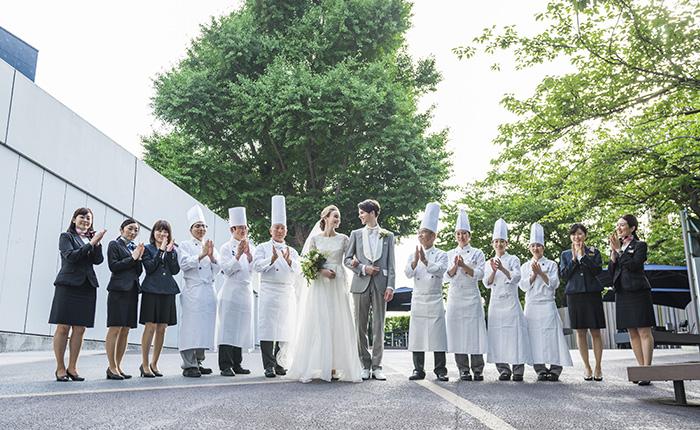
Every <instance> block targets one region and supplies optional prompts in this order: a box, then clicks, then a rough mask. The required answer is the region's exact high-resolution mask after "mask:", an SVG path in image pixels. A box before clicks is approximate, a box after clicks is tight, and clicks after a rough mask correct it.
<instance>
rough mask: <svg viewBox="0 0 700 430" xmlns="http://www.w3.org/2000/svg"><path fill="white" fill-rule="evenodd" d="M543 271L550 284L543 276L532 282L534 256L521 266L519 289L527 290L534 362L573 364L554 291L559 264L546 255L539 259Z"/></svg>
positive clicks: (527, 314) (527, 311) (557, 283)
mask: <svg viewBox="0 0 700 430" xmlns="http://www.w3.org/2000/svg"><path fill="white" fill-rule="evenodd" d="M539 263H540V266H541V267H542V271H543V272H544V273H546V274H547V277H548V278H549V284H546V283H545V282H544V280H542V278H541V277H540V276H537V277H536V278H535V282H534V283H533V284H530V274H531V273H532V267H531V265H532V260H528V261H526V262H525V263H524V264H523V265H522V266H521V274H522V278H521V279H520V289H521V290H523V291H525V318H527V327H528V332H529V335H530V346H531V349H532V362H533V363H535V364H557V365H559V366H572V365H573V363H572V362H571V354H570V353H569V346H568V345H567V343H566V339H565V338H564V332H563V324H562V322H561V318H560V317H559V312H557V305H556V302H555V301H554V292H555V291H556V289H557V287H558V286H559V273H558V272H559V271H558V267H557V264H556V263H555V262H553V261H551V260H548V259H546V258H544V257H542V258H540V260H539Z"/></svg>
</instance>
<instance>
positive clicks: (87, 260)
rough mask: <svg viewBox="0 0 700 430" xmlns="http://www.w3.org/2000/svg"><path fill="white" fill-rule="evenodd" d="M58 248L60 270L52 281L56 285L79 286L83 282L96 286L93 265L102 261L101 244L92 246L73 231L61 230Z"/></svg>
mask: <svg viewBox="0 0 700 430" xmlns="http://www.w3.org/2000/svg"><path fill="white" fill-rule="evenodd" d="M58 250H59V252H60V253H61V270H59V271H58V275H56V280H55V281H54V282H53V284H54V285H56V286H64V287H81V286H83V285H84V284H85V282H86V281H87V282H89V283H90V285H91V286H93V287H95V288H98V287H99V286H100V285H99V283H98V282H97V276H96V275H95V269H94V268H93V265H95V264H101V263H102V262H103V261H104V256H103V255H102V245H101V244H98V245H97V246H92V244H91V243H90V242H88V243H83V240H82V239H81V238H80V236H78V235H77V234H75V233H68V232H63V233H61V236H60V237H59V239H58Z"/></svg>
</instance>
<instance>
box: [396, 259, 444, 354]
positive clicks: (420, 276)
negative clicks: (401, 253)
mask: <svg viewBox="0 0 700 430" xmlns="http://www.w3.org/2000/svg"><path fill="white" fill-rule="evenodd" d="M425 257H426V260H427V261H428V266H427V267H426V265H425V264H423V262H421V261H419V262H418V264H416V268H415V270H414V269H412V268H411V263H412V262H413V255H410V256H409V259H408V262H407V264H406V270H405V272H406V276H407V277H408V278H413V294H412V297H411V321H410V325H409V329H408V350H409V351H447V331H446V327H445V305H444V303H443V299H442V277H443V275H444V273H445V270H447V254H446V253H445V252H444V251H441V250H439V249H437V248H435V247H432V248H430V249H428V250H426V251H425Z"/></svg>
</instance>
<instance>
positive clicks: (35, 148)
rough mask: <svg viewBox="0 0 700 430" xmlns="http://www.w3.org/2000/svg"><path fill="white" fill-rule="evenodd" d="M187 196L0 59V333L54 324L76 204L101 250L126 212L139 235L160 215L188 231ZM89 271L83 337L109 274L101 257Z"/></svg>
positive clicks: (223, 234) (102, 314)
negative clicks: (91, 293) (90, 216)
mask: <svg viewBox="0 0 700 430" xmlns="http://www.w3.org/2000/svg"><path fill="white" fill-rule="evenodd" d="M196 203H198V202H197V201H196V200H195V199H194V198H193V197H191V196H190V195H188V194H187V193H185V192H184V191H183V190H181V189H180V188H178V187H177V186H175V185H174V184H173V183H171V182H170V181H168V180H167V179H165V178H164V177H163V176H161V175H160V174H159V173H157V172H156V171H154V170H153V169H152V168H150V167H149V166H147V165H146V164H145V163H143V162H142V161H141V160H139V159H137V158H136V157H135V156H134V155H132V154H131V153H129V152H128V151H126V150H125V149H124V148H122V147H121V146H119V145H118V144H116V143H115V142H113V141H112V140H110V139H109V138H108V137H107V136H105V135H104V134H102V133H101V132H100V131H99V130H97V129H96V128H95V127H93V126H92V125H90V124H89V123H88V122H86V121H85V120H84V119H82V118H80V117H79V116H78V115H77V114H75V113H74V112H72V111H71V110H70V109H68V108H67V107H66V106H64V105H63V104H61V103H60V102H59V101H58V100H56V99H54V98H53V97H51V96H50V95H49V94H47V93H46V92H45V91H43V90H42V89H41V88H39V87H38V86H37V85H35V84H34V83H33V82H31V81H30V80H29V79H28V78H26V77H25V76H24V75H22V74H21V73H19V72H17V71H16V70H15V69H13V68H12V67H11V66H9V65H8V64H7V63H5V62H4V61H0V332H14V333H21V334H34V335H51V334H52V333H53V330H54V327H52V326H51V325H50V324H48V322H47V321H48V316H49V310H50V308H51V301H52V298H53V290H54V287H53V280H54V278H55V276H56V273H57V271H58V269H59V267H60V259H59V255H58V237H59V234H60V232H62V231H65V229H66V227H67V225H68V223H69V221H70V217H71V215H72V213H73V211H74V210H75V209H76V208H78V207H80V206H87V207H90V208H91V209H92V210H93V211H94V214H95V221H94V224H95V228H97V229H100V228H106V229H107V235H106V237H105V239H106V240H105V243H104V244H105V252H106V244H107V242H108V241H109V240H112V239H114V238H116V237H117V236H118V234H119V232H118V231H119V225H120V224H121V222H122V220H123V219H124V218H125V217H127V216H131V217H133V218H135V219H136V220H137V221H138V222H139V223H141V224H142V230H141V233H140V235H139V237H138V239H137V240H139V241H144V242H147V241H148V237H149V235H150V231H149V230H148V228H150V226H152V225H153V223H154V222H155V221H156V220H158V219H161V218H163V219H167V220H168V221H170V223H171V224H172V225H173V235H174V237H175V240H176V241H178V240H180V241H182V240H185V239H188V238H189V237H190V235H189V231H188V227H189V226H188V225H187V217H186V212H187V210H188V209H189V208H190V207H192V205H194V204H196ZM200 205H201V204H200ZM201 206H202V208H203V209H204V212H205V216H206V217H207V221H208V225H209V234H208V236H209V237H210V238H211V239H213V240H214V241H215V243H216V245H217V247H219V246H221V245H222V244H223V243H224V242H225V241H227V240H228V239H229V233H228V224H227V222H226V221H225V220H223V219H221V218H220V217H218V216H216V215H215V214H214V213H213V212H212V211H210V210H209V209H207V208H206V207H205V206H204V205H201ZM96 272H97V275H98V278H99V281H100V288H99V289H98V294H97V314H96V317H95V327H94V328H92V329H88V330H87V332H86V336H85V338H86V339H94V340H102V339H104V336H105V334H106V327H105V325H106V313H107V291H106V289H105V288H106V286H107V283H108V281H109V269H108V267H107V263H106V261H105V262H104V263H103V264H101V265H99V266H97V267H96ZM178 282H182V277H181V275H179V277H178ZM220 282H221V280H219V283H220ZM178 305H179V303H178ZM141 332H142V328H141V327H139V329H137V330H132V332H131V335H130V337H129V341H130V342H133V343H139V342H140V336H141ZM177 332H178V329H177V327H175V328H171V329H170V330H168V333H167V336H166V345H167V346H177Z"/></svg>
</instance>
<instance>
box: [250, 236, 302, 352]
mask: <svg viewBox="0 0 700 430" xmlns="http://www.w3.org/2000/svg"><path fill="white" fill-rule="evenodd" d="M272 246H273V245H272V241H269V242H265V243H264V244H261V245H258V247H257V248H256V250H255V257H254V259H253V265H254V268H255V271H257V272H259V273H260V293H259V297H258V339H259V340H274V341H283V342H284V341H290V340H292V339H293V337H294V331H295V315H296V294H295V290H294V288H295V283H296V280H297V276H298V275H299V274H300V273H301V266H300V264H299V254H298V253H297V252H296V250H294V248H291V247H290V248H289V250H290V254H289V255H290V259H291V260H292V266H291V267H290V266H289V264H287V262H286V261H285V260H284V258H283V257H282V252H283V250H284V249H286V248H287V245H285V244H279V243H275V247H276V248H277V249H278V254H279V258H277V260H275V262H274V263H273V264H272V265H271V264H270V262H271V261H272Z"/></svg>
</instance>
